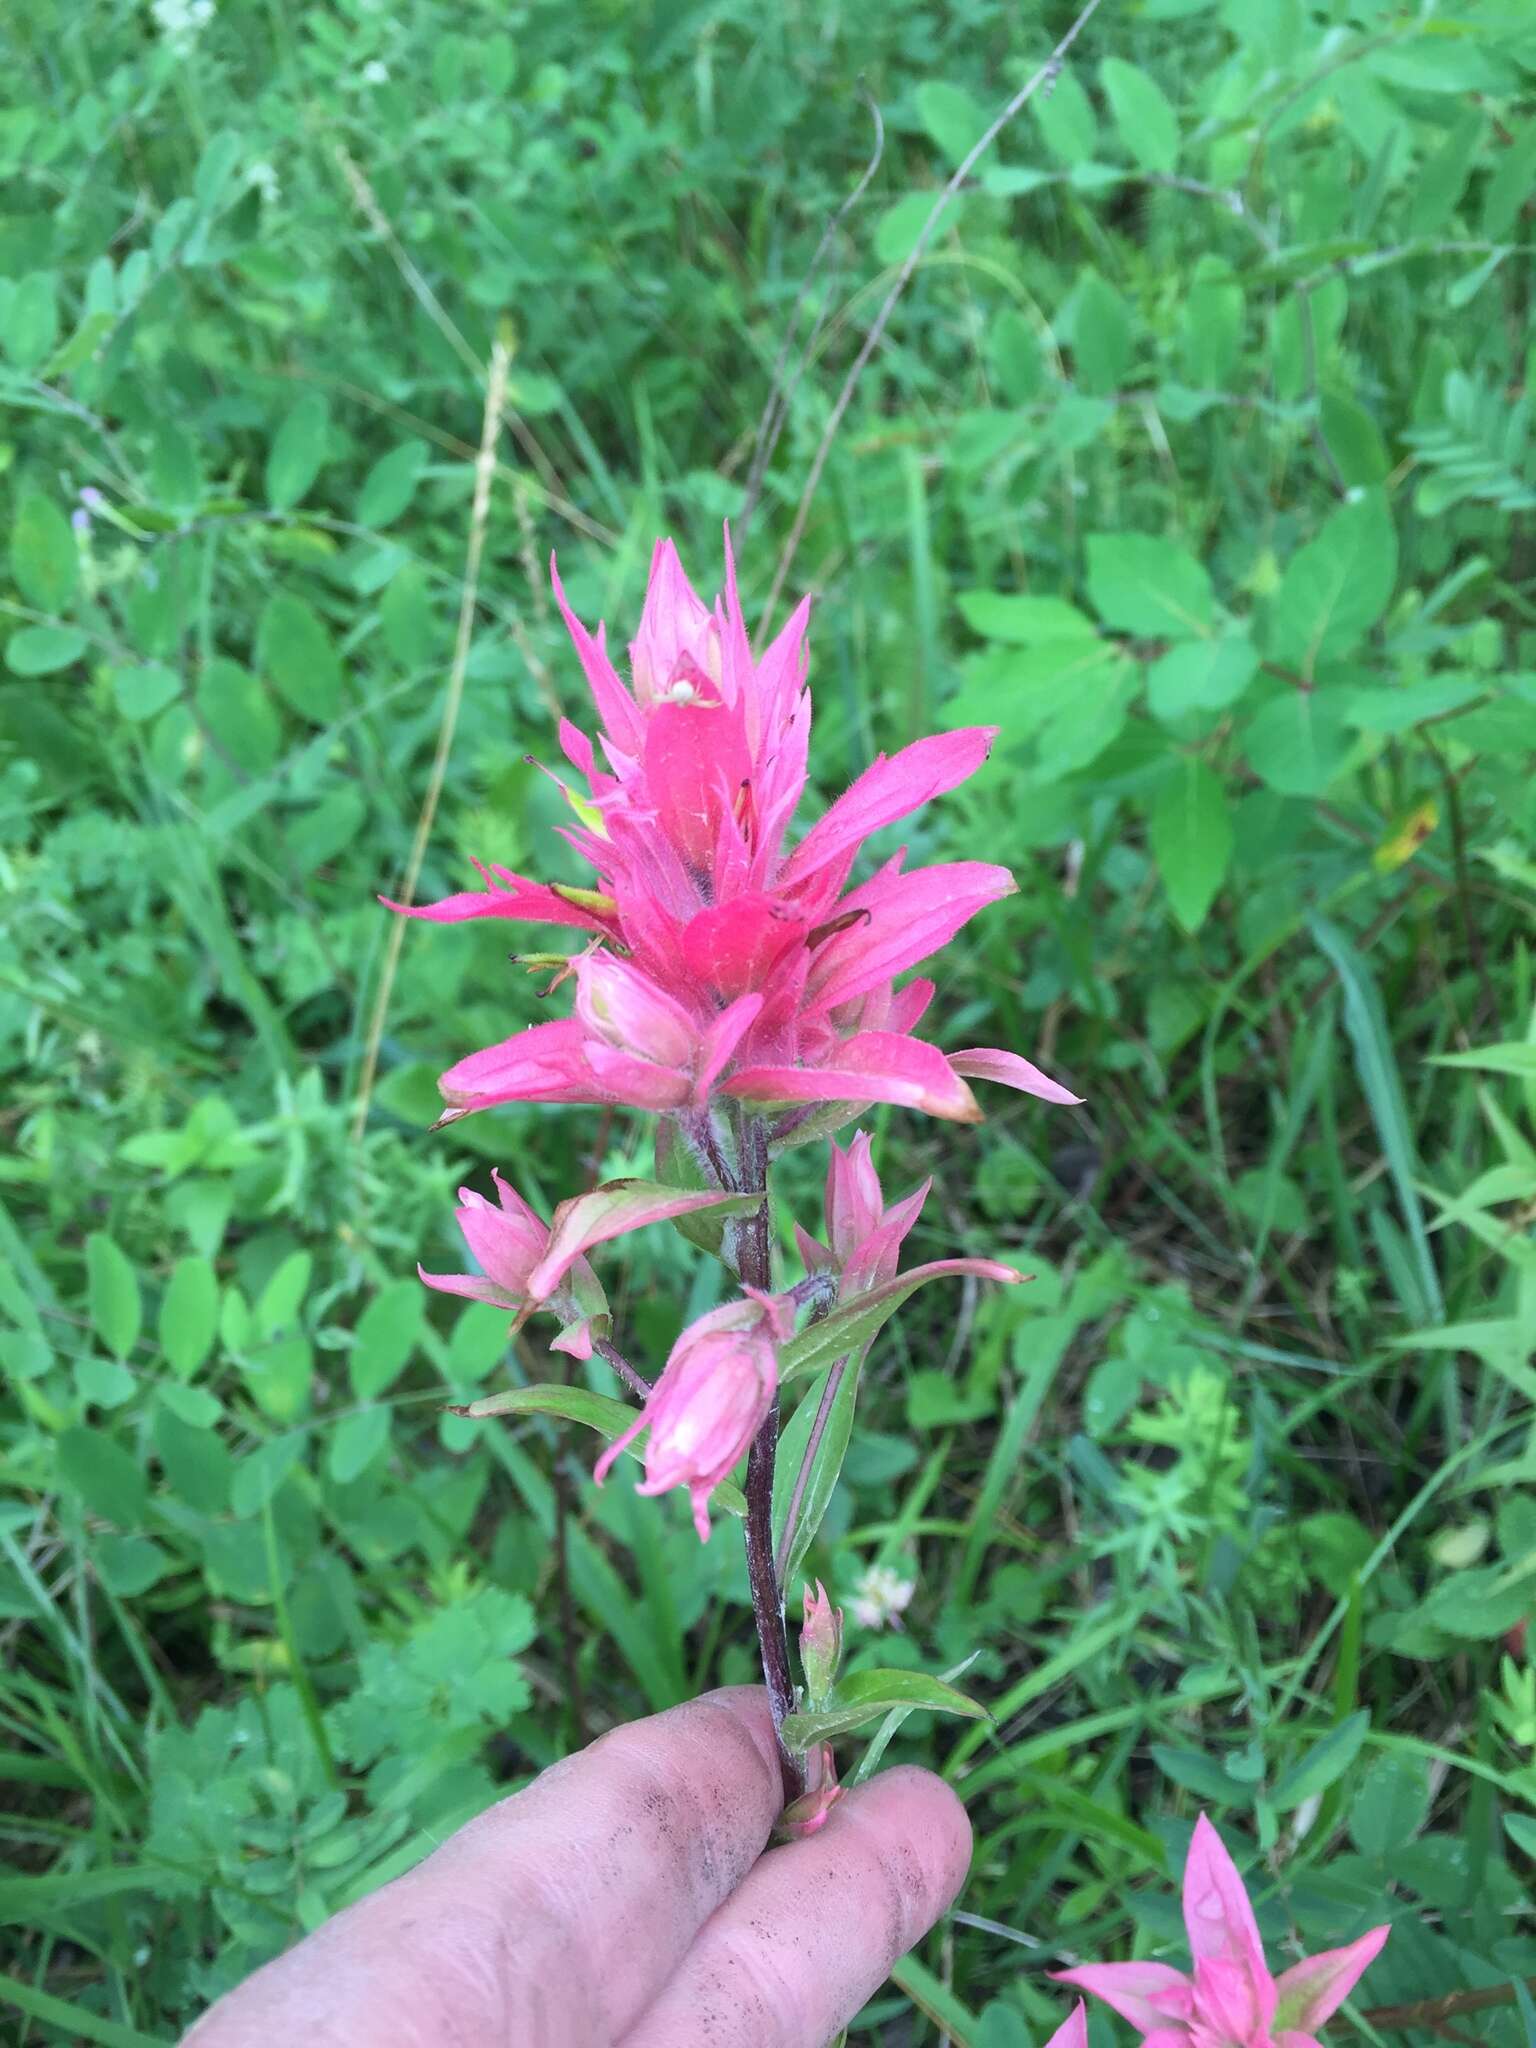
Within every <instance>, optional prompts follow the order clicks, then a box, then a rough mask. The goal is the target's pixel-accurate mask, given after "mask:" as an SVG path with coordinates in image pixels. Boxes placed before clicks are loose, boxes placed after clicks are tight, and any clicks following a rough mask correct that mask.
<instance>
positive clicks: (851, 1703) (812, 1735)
mask: <svg viewBox="0 0 1536 2048" xmlns="http://www.w3.org/2000/svg"><path fill="white" fill-rule="evenodd" d="M895 1707H907V1708H911V1709H913V1710H915V1711H919V1712H926V1713H931V1714H960V1715H962V1716H963V1717H964V1718H965V1719H966V1720H968V1721H985V1720H988V1719H989V1718H990V1716H989V1715H988V1713H987V1710H986V1708H985V1707H982V1706H978V1705H977V1703H976V1701H975V1700H973V1699H968V1698H967V1697H966V1695H965V1694H964V1693H963V1692H957V1691H956V1690H955V1688H954V1687H953V1686H952V1685H946V1684H945V1683H944V1681H943V1679H942V1678H930V1677H929V1676H928V1675H927V1673H926V1672H923V1671H851V1672H850V1673H849V1674H848V1676H847V1677H846V1678H844V1679H842V1680H841V1681H840V1682H839V1683H838V1685H837V1686H836V1688H835V1689H834V1691H833V1694H832V1700H831V1704H830V1705H829V1706H828V1707H827V1708H826V1709H825V1711H824V1712H822V1713H819V1714H791V1715H789V1717H788V1718H787V1719H786V1721H785V1723H784V1727H783V1735H784V1740H785V1742H786V1744H787V1745H788V1746H789V1748H791V1749H795V1750H807V1749H812V1748H814V1747H815V1745H816V1744H817V1743H818V1742H831V1741H833V1740H835V1739H836V1738H837V1737H838V1736H839V1735H848V1734H851V1733H852V1731H853V1730H854V1729H855V1728H862V1727H864V1726H865V1724H866V1723H867V1722H870V1721H878V1720H879V1719H880V1718H881V1716H882V1715H884V1714H888V1713H890V1712H891V1710H892V1709H893V1708H895Z"/></svg>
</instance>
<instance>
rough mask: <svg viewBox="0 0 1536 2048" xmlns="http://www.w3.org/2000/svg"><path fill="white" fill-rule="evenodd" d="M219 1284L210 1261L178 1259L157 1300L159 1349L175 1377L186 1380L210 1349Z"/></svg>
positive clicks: (217, 1306) (213, 1334)
mask: <svg viewBox="0 0 1536 2048" xmlns="http://www.w3.org/2000/svg"><path fill="white" fill-rule="evenodd" d="M218 1327H219V1283H218V1280H217V1278H216V1276H215V1274H214V1270H213V1265H212V1262H211V1261H210V1260H208V1259H202V1258H196V1257H193V1258H186V1259H179V1260H178V1261H177V1263H176V1270H175V1271H174V1272H173V1273H172V1275H171V1278H170V1284H169V1286H168V1287H167V1288H166V1290H165V1293H164V1295H163V1296H162V1298H161V1302H160V1348H161V1349H162V1350H163V1351H164V1353H165V1355H166V1358H167V1360H168V1362H169V1364H170V1368H171V1370H172V1372H174V1373H175V1374H176V1376H177V1377H178V1379H183V1380H189V1379H191V1377H192V1375H193V1374H194V1373H195V1372H196V1371H197V1369H198V1367H199V1366H200V1365H202V1363H203V1362H204V1360H205V1359H206V1358H207V1356H208V1354H209V1352H210V1351H211V1350H212V1349H213V1340H214V1337H215V1335H216V1333H217V1331H218Z"/></svg>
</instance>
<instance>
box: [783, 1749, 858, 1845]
mask: <svg viewBox="0 0 1536 2048" xmlns="http://www.w3.org/2000/svg"><path fill="white" fill-rule="evenodd" d="M805 1786H806V1789H805V1791H804V1792H802V1793H801V1795H800V1797H799V1798H798V1799H794V1800H791V1801H790V1803H789V1805H788V1806H786V1807H785V1809H784V1811H783V1812H782V1813H781V1814H780V1815H779V1817H778V1819H777V1820H776V1821H775V1822H774V1827H773V1832H774V1834H775V1836H776V1837H777V1839H778V1840H779V1841H781V1842H803V1841H804V1840H805V1838H806V1836H807V1835H814V1834H816V1833H817V1832H818V1831H819V1830H820V1829H822V1828H824V1827H825V1826H826V1824H827V1817H828V1815H829V1814H830V1813H831V1811H832V1809H833V1807H834V1806H836V1804H837V1802H838V1800H839V1799H841V1798H842V1796H843V1788H842V1786H841V1785H839V1784H838V1782H837V1766H836V1765H835V1764H834V1762H833V1761H832V1745H831V1743H830V1742H823V1743H819V1744H818V1745H817V1747H816V1748H815V1749H812V1750H808V1751H807V1752H806V1758H805Z"/></svg>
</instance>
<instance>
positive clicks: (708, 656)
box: [629, 540, 721, 710]
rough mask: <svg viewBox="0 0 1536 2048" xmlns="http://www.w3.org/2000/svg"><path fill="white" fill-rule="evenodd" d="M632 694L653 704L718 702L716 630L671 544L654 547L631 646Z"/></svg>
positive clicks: (709, 613)
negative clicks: (643, 603)
mask: <svg viewBox="0 0 1536 2048" xmlns="http://www.w3.org/2000/svg"><path fill="white" fill-rule="evenodd" d="M629 662H630V673H631V676H632V677H633V680H634V685H635V696H636V698H637V699H638V700H639V702H640V704H641V705H642V706H643V707H644V708H645V709H647V710H649V709H650V707H651V706H652V705H654V704H657V703H693V702H695V701H698V700H701V699H702V700H713V701H715V702H718V701H719V688H718V685H719V682H720V676H721V661H720V628H719V626H718V625H717V624H716V621H715V616H714V613H713V612H711V611H710V610H709V608H708V607H707V606H706V605H705V604H704V603H703V602H702V600H701V599H700V598H699V596H698V594H697V592H696V591H695V590H694V587H693V585H692V584H691V583H690V582H689V581H688V578H687V576H686V575H685V574H684V572H683V565H682V563H681V562H680V561H679V560H678V559H677V549H676V548H675V547H673V545H672V543H671V541H669V540H660V541H658V542H657V543H656V547H655V551H654V553H653V554H652V556H651V575H650V582H649V585H648V587H647V589H646V593H645V605H644V608H643V610H642V611H641V614H640V625H639V630H638V631H637V632H636V634H635V637H634V639H633V640H632V641H631V642H630V647H629Z"/></svg>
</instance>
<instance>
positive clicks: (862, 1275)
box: [795, 1131, 1023, 1301]
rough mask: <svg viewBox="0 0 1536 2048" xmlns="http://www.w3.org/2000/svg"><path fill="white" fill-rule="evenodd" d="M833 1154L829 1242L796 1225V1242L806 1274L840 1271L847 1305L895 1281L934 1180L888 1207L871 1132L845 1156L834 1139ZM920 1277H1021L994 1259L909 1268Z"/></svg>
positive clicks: (858, 1136) (857, 1136)
mask: <svg viewBox="0 0 1536 2048" xmlns="http://www.w3.org/2000/svg"><path fill="white" fill-rule="evenodd" d="M831 1155H832V1156H831V1158H830V1160H829V1162H828V1165H827V1186H826V1195H825V1198H824V1202H825V1209H826V1219H827V1240H828V1241H827V1243H826V1244H822V1243H820V1242H819V1240H818V1239H816V1238H814V1237H812V1236H811V1234H810V1232H809V1231H807V1230H803V1229H801V1227H800V1225H799V1224H798V1223H797V1224H796V1225H795V1242H796V1245H797V1246H798V1248H799V1252H800V1256H801V1258H802V1259H804V1261H805V1265H806V1270H807V1271H808V1272H811V1273H818V1272H835V1273H837V1275H838V1276H839V1277H838V1295H839V1298H840V1299H842V1300H844V1301H847V1300H848V1299H849V1298H850V1297H851V1296H853V1295H855V1294H865V1293H867V1292H868V1291H869V1290H870V1289H871V1288H872V1287H882V1286H884V1285H885V1283H886V1282H887V1281H890V1280H894V1279H895V1277H896V1269H897V1265H898V1263H899V1261H900V1257H901V1247H902V1245H903V1243H904V1242H905V1240H906V1238H907V1236H908V1234H909V1233H910V1231H911V1229H912V1226H913V1225H914V1224H915V1223H916V1222H917V1219H918V1218H919V1216H921V1214H922V1213H923V1205H924V1203H925V1202H926V1201H927V1199H928V1195H929V1191H930V1190H931V1188H932V1187H933V1181H932V1178H931V1177H930V1178H929V1179H927V1180H925V1181H923V1182H922V1183H921V1184H920V1185H919V1186H917V1187H915V1188H914V1189H913V1190H912V1192H911V1194H909V1195H903V1196H902V1198H901V1200H900V1201H899V1202H892V1204H891V1205H890V1207H889V1208H887V1207H886V1206H885V1196H884V1192H883V1190H882V1189H881V1186H880V1176H879V1175H878V1174H877V1173H876V1171H875V1166H874V1161H873V1159H872V1158H871V1157H870V1144H869V1134H868V1132H867V1131H855V1132H854V1134H853V1137H852V1139H851V1140H850V1142H849V1145H848V1149H847V1151H846V1152H845V1151H844V1150H843V1148H842V1146H840V1145H839V1144H838V1143H837V1141H836V1139H834V1140H833V1141H832V1146H831ZM919 1274H921V1275H922V1277H923V1279H924V1280H937V1279H940V1278H941V1277H943V1276H944V1275H945V1274H968V1275H970V1276H971V1277H972V1278H974V1279H977V1280H1000V1281H1002V1282H1003V1283H1004V1285H1005V1286H1006V1285H1010V1284H1012V1283H1015V1282H1017V1281H1019V1280H1020V1279H1022V1277H1023V1275H1022V1274H1020V1273H1018V1272H1016V1271H1015V1269H1014V1268H1013V1267H1012V1266H1004V1265H1002V1264H1000V1263H999V1262H998V1261H997V1260H996V1259H976V1258H962V1259H935V1260H933V1261H932V1262H931V1263H930V1264H929V1265H926V1266H916V1267H913V1268H911V1269H910V1272H909V1274H908V1275H907V1276H906V1277H908V1278H915V1277H916V1276H917V1275H919Z"/></svg>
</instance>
